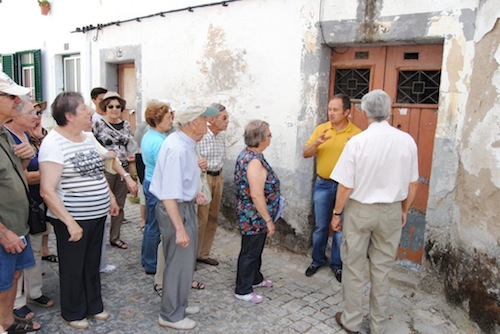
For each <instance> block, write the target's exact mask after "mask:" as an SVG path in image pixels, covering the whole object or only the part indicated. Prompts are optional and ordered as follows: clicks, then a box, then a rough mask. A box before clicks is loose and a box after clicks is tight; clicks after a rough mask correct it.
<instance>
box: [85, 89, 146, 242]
mask: <svg viewBox="0 0 500 334" xmlns="http://www.w3.org/2000/svg"><path fill="white" fill-rule="evenodd" d="M125 105H126V102H125V100H124V99H122V98H121V97H120V95H118V93H116V92H111V91H110V92H107V93H106V94H105V95H104V96H103V99H102V101H101V102H99V107H100V108H101V110H104V113H105V115H104V117H103V118H101V119H99V120H97V121H96V122H95V123H94V125H93V127H92V132H93V133H94V136H95V137H96V138H97V140H98V141H99V143H101V145H102V146H104V147H105V148H106V149H107V150H108V151H113V152H115V153H116V157H117V158H118V159H119V160H120V162H121V163H122V166H123V168H124V169H125V170H126V171H127V173H125V174H124V176H120V175H118V174H111V173H108V172H105V175H106V179H107V180H108V183H109V187H110V188H111V191H112V192H113V194H114V195H115V197H116V201H117V203H118V205H119V206H120V213H119V214H118V215H117V216H114V217H111V228H110V231H109V242H110V244H111V246H114V247H118V248H121V249H127V248H128V245H127V244H126V243H125V242H123V241H122V240H121V239H120V229H121V226H122V224H123V217H124V215H123V207H124V205H125V200H126V198H127V192H128V189H127V185H126V183H125V178H130V177H131V176H130V174H129V173H128V168H129V163H130V162H132V161H134V160H135V152H130V151H129V150H128V149H127V146H128V147H129V149H130V147H131V146H132V145H129V144H131V143H132V142H133V140H134V139H133V133H132V128H131V127H130V123H129V122H128V121H124V120H123V119H122V112H123V111H124V110H125ZM131 141H132V142H131ZM136 147H137V145H136Z"/></svg>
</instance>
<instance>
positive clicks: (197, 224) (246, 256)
mask: <svg viewBox="0 0 500 334" xmlns="http://www.w3.org/2000/svg"><path fill="white" fill-rule="evenodd" d="M27 94H28V89H26V88H24V87H21V86H19V85H17V84H16V83H15V82H13V81H12V80H11V79H10V78H8V76H7V75H5V74H4V73H2V74H1V77H0V123H1V124H2V125H4V124H5V123H6V122H7V121H10V120H11V119H12V120H14V122H20V123H21V124H26V125H25V126H28V124H31V123H30V122H33V123H34V121H36V119H35V116H33V115H35V114H36V111H35V113H33V110H35V109H34V106H33V104H32V103H31V102H30V101H29V100H26V98H25V97H24V96H25V95H27ZM91 97H92V101H93V102H94V104H95V105H96V111H95V112H94V110H92V109H91V108H90V107H89V106H87V105H86V104H85V101H84V98H83V97H82V95H81V94H79V93H75V92H65V93H61V94H59V95H58V96H57V97H56V99H55V100H54V102H53V103H52V106H51V109H52V116H53V118H54V120H55V122H56V124H57V126H56V127H55V128H54V129H53V130H52V131H50V132H49V133H48V134H46V135H44V137H43V141H42V142H41V146H40V147H39V150H38V149H37V150H35V149H34V147H33V146H32V145H31V144H30V143H29V142H24V141H19V142H18V143H17V144H15V141H14V140H13V138H14V137H13V136H10V135H8V131H7V130H5V129H6V128H5V127H4V129H3V130H2V131H0V146H1V148H2V150H0V156H1V157H0V164H1V166H0V174H1V175H0V189H4V190H5V189H9V195H8V196H2V201H0V206H1V210H0V245H1V247H0V326H2V327H3V329H5V330H6V331H7V332H8V333H23V332H28V331H36V330H38V329H39V328H40V324H39V323H37V322H35V321H33V320H32V319H31V318H29V317H26V316H25V317H20V316H17V315H15V314H14V313H13V309H14V299H15V295H16V290H17V281H18V278H19V275H20V272H21V271H22V270H25V269H28V268H30V267H33V266H34V265H35V258H34V256H33V254H34V251H33V250H34V249H35V248H37V249H40V247H39V246H36V247H34V243H35V242H34V238H33V237H31V236H28V234H29V233H28V232H29V226H28V213H29V209H28V208H29V199H28V196H27V191H28V190H27V189H28V184H30V185H31V184H35V183H34V182H30V179H32V178H33V179H34V178H35V177H34V176H30V175H29V171H30V169H33V168H32V167H28V166H29V164H30V163H31V164H33V158H34V157H36V158H37V159H36V162H37V163H38V169H39V171H38V172H37V176H36V178H37V180H38V183H39V189H38V195H39V196H38V197H39V199H40V201H41V202H44V203H45V205H46V206H47V218H48V221H50V223H51V225H52V226H53V227H54V231H55V235H56V240H57V251H58V255H59V259H58V260H59V272H60V292H61V293H60V295H61V297H60V298H61V300H60V304H61V314H62V316H63V318H64V319H65V320H66V321H68V323H69V325H70V326H72V327H73V328H76V329H86V328H88V327H89V322H88V320H87V318H88V317H93V318H95V319H96V320H102V321H105V320H107V319H108V318H109V317H110V314H109V312H108V311H106V310H105V308H104V305H103V302H102V295H101V283H100V273H102V272H109V271H112V270H113V269H114V266H112V265H110V264H107V262H106V258H105V252H104V249H105V241H104V239H105V238H104V231H105V221H106V217H107V216H108V214H110V215H111V226H110V236H109V242H110V244H111V245H112V246H114V247H117V248H118V249H127V248H128V244H127V243H126V242H125V241H123V240H122V239H121V236H120V227H121V225H122V223H123V221H124V216H123V207H124V203H125V199H126V196H127V193H128V192H130V193H132V194H134V195H135V194H136V193H137V192H138V184H137V183H136V181H135V180H134V179H133V178H132V175H131V170H130V169H129V168H130V166H131V165H133V162H134V161H135V159H136V152H139V153H140V160H141V161H142V162H143V163H144V175H143V177H142V180H141V181H142V182H139V193H141V192H143V194H144V204H145V210H144V212H145V217H144V220H145V224H144V237H143V243H142V248H141V264H142V266H143V268H144V271H145V272H146V273H147V274H154V275H155V283H154V289H155V291H156V292H157V293H158V295H160V296H161V309H160V315H159V319H158V322H159V325H160V326H165V327H170V328H174V329H184V330H185V329H192V328H194V327H195V326H196V322H195V321H194V320H192V319H190V318H189V317H188V316H189V315H192V314H196V313H198V312H199V311H200V308H199V307H198V306H191V305H189V302H188V295H189V291H190V290H191V289H192V288H196V289H201V288H204V284H203V283H201V282H197V281H196V280H195V279H194V274H195V266H196V263H197V262H198V263H203V264H207V265H212V266H216V265H218V264H219V261H218V260H217V259H215V258H213V257H212V256H211V255H210V252H211V248H212V245H213V241H214V238H215V234H216V229H217V225H218V214H219V209H220V205H221V198H222V192H223V167H224V162H225V158H226V141H225V134H224V132H225V130H226V129H227V126H228V123H229V114H228V112H227V110H226V108H225V107H224V106H223V105H221V104H218V103H213V104H212V105H210V106H200V105H194V104H183V105H181V106H179V107H178V108H176V109H175V112H174V109H173V108H172V106H171V105H170V103H169V102H168V101H165V100H153V101H150V102H149V103H148V105H147V108H146V111H145V122H146V124H144V126H141V125H139V126H138V129H141V130H140V131H142V133H141V134H140V135H139V136H137V134H136V136H135V138H136V139H137V138H140V139H139V140H138V142H137V141H135V140H134V139H133V138H134V136H133V131H132V129H131V126H130V124H129V123H128V122H127V121H126V120H124V119H123V114H122V113H123V111H124V110H125V108H126V102H125V100H124V99H123V98H121V97H120V95H119V94H117V93H116V92H109V91H107V90H106V89H103V88H96V89H94V90H93V91H92V93H91ZM350 105H351V103H350V100H349V98H347V97H346V96H342V95H336V96H334V97H333V98H332V99H331V100H330V101H329V104H328V121H327V122H325V123H323V124H320V125H319V126H318V127H317V128H316V129H315V130H314V133H313V134H312V135H311V137H310V138H309V140H308V142H307V143H306V145H305V147H304V150H303V155H304V157H305V158H309V157H313V156H316V158H317V176H316V180H315V185H314V193H313V203H314V213H315V215H314V216H315V228H314V233H313V238H312V239H313V256H312V263H311V265H310V266H309V267H308V268H307V270H306V275H307V276H312V275H314V274H315V273H316V271H317V270H318V269H319V268H320V267H321V266H323V265H325V264H327V262H328V258H327V256H326V254H325V253H326V248H327V241H328V237H329V234H330V233H331V231H333V238H332V239H333V242H332V247H331V248H332V251H331V264H330V268H331V269H332V270H333V273H334V275H335V277H336V278H337V280H338V281H339V282H342V284H343V292H344V298H345V301H346V303H345V309H344V310H343V311H342V312H338V313H337V314H336V316H335V318H336V321H337V323H338V324H339V325H340V326H341V327H342V328H343V329H344V330H345V331H346V332H348V333H355V332H356V329H358V328H359V327H360V325H361V321H362V315H363V314H362V288H361V287H362V284H363V282H364V268H365V263H366V261H370V278H371V283H372V287H371V291H372V292H371V296H370V297H371V298H370V315H371V316H370V328H371V330H372V332H373V333H382V332H383V330H384V326H385V322H386V320H387V315H386V311H387V310H386V309H387V297H388V289H389V285H388V273H389V271H390V269H391V265H392V263H393V260H394V257H395V254H396V250H397V245H398V243H399V238H400V235H401V228H402V226H403V225H404V224H405V222H406V215H407V213H408V210H409V207H410V206H411V204H412V201H413V199H414V197H415V193H416V187H417V179H418V162H417V153H416V145H415V142H414V141H413V139H412V138H411V137H410V136H409V135H407V134H405V133H403V132H401V131H399V130H396V129H394V128H392V127H391V126H390V125H389V123H388V122H387V119H388V118H389V116H390V113H391V100H390V98H389V96H388V95H387V94H386V93H385V92H383V91H381V90H375V91H372V92H370V93H368V94H366V95H365V96H364V97H363V99H362V104H361V106H362V109H363V110H364V111H365V112H366V114H367V117H368V120H369V127H368V129H367V130H365V131H363V132H361V130H360V129H359V128H357V127H355V126H354V125H353V124H352V123H351V121H349V119H348V116H349V112H350ZM16 120H17V121H16ZM15 124H16V123H15ZM7 128H9V126H8V125H7ZM11 128H13V129H14V132H15V133H18V134H19V131H20V130H22V127H20V126H17V125H14V126H11ZM39 138H42V136H40V137H39ZM271 139H272V133H271V130H270V126H269V123H267V122H265V121H262V120H252V121H250V122H248V124H247V125H246V127H245V129H244V143H245V148H244V149H243V150H242V151H241V152H240V154H239V155H238V157H237V159H236V163H235V167H234V186H235V194H236V213H237V217H238V226H239V229H240V231H241V250H240V253H239V257H238V265H237V274H236V285H235V290H234V292H235V298H237V299H238V300H242V301H246V302H250V303H255V304H257V303H261V302H262V301H264V297H263V296H262V295H260V294H257V293H256V292H255V290H254V289H255V288H270V287H272V286H273V282H272V281H271V280H270V279H268V278H265V277H264V275H263V274H262V272H261V267H262V253H263V249H264V246H265V243H266V239H267V237H272V236H273V235H274V233H275V231H276V227H275V222H276V221H277V220H278V219H279V218H280V215H281V212H282V209H283V207H282V206H283V198H282V196H281V195H282V194H281V190H280V180H279V178H278V175H277V174H276V173H275V172H274V171H273V169H272V167H271V166H270V165H269V163H268V162H267V160H266V159H265V157H264V151H265V149H266V148H267V147H268V146H269V145H270V144H271ZM23 171H26V173H23ZM207 188H208V190H206V189H207ZM207 191H208V192H209V194H207V193H206V192H207ZM0 192H1V193H2V194H5V193H6V192H5V191H0ZM342 233H343V235H342ZM37 243H38V242H37ZM32 245H33V246H32ZM32 248H33V249H32ZM35 253H36V252H35ZM38 262H39V261H38ZM28 290H31V289H28ZM36 291H37V292H35V294H34V295H32V294H30V295H29V298H30V299H32V300H37V299H38V300H39V301H41V302H45V303H49V301H50V302H51V303H52V305H53V303H54V302H53V301H52V300H51V299H49V298H47V297H45V296H43V294H41V289H40V296H41V297H40V296H38V295H37V294H36V293H38V290H36ZM42 297H44V298H46V299H48V300H49V301H47V300H46V299H44V300H40V298H42ZM42 299H43V298H42ZM0 329H1V328H0Z"/></svg>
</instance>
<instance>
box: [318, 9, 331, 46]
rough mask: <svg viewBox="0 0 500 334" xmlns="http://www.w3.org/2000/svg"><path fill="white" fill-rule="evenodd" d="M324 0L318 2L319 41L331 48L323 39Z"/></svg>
mask: <svg viewBox="0 0 500 334" xmlns="http://www.w3.org/2000/svg"><path fill="white" fill-rule="evenodd" d="M324 2H325V0H320V2H319V31H320V33H321V39H322V40H323V43H324V44H326V45H328V46H329V47H331V45H329V44H328V42H327V41H326V39H325V32H324V30H323V4H324Z"/></svg>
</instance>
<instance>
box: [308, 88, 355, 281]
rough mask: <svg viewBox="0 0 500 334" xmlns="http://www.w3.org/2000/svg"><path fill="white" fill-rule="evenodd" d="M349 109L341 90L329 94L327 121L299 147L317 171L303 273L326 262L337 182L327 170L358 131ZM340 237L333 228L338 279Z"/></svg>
mask: <svg viewBox="0 0 500 334" xmlns="http://www.w3.org/2000/svg"><path fill="white" fill-rule="evenodd" d="M350 112H351V100H350V99H349V97H347V96H345V95H342V94H339V95H335V96H333V98H332V99H331V100H330V102H328V121H327V122H325V123H322V124H320V125H318V126H317V127H316V129H314V132H313V133H312V135H311V137H310V138H309V140H308V141H307V143H306V146H305V147H304V149H303V151H302V155H303V156H304V158H310V157H313V156H315V155H316V174H317V176H316V182H315V184H314V191H313V203H314V221H315V223H314V232H313V238H312V239H313V252H312V263H311V265H310V266H309V267H308V268H307V270H306V276H312V275H314V274H315V273H316V271H318V269H319V268H320V267H322V266H323V265H325V264H326V263H327V262H328V258H327V257H326V255H325V251H326V246H327V243H328V235H329V232H330V221H331V220H332V214H333V207H334V206H335V197H336V195H337V185H338V183H337V182H335V181H333V180H332V179H330V174H331V173H332V170H333V167H335V164H336V163H337V161H338V159H339V157H340V154H341V153H342V150H343V149H344V146H345V144H346V143H347V141H348V140H349V139H351V138H352V137H353V136H354V135H356V134H358V133H360V132H361V130H360V129H359V128H357V127H356V126H355V125H354V124H353V123H352V122H351V121H350V120H349V119H348V118H347V117H348V116H349V113H350ZM338 214H339V215H340V214H341V213H338ZM341 240H342V232H334V234H333V238H332V252H331V263H330V268H331V269H332V271H333V272H334V274H335V278H336V279H337V281H339V282H341V281H342V261H341V259H340V242H341Z"/></svg>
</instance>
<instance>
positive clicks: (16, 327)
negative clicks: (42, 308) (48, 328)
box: [5, 318, 41, 334]
mask: <svg viewBox="0 0 500 334" xmlns="http://www.w3.org/2000/svg"><path fill="white" fill-rule="evenodd" d="M40 328H41V327H39V328H34V327H33V321H31V320H23V319H18V318H14V322H13V323H12V325H10V326H9V328H6V329H5V331H6V332H7V333H8V334H22V333H29V332H34V331H37V330H39V329H40Z"/></svg>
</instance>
